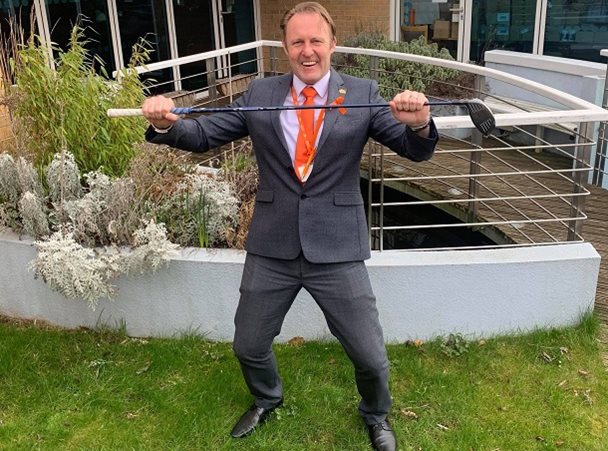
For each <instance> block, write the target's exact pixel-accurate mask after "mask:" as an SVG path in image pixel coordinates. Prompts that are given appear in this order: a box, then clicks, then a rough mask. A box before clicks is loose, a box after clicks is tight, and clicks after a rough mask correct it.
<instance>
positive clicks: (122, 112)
mask: <svg viewBox="0 0 608 451" xmlns="http://www.w3.org/2000/svg"><path fill="white" fill-rule="evenodd" d="M469 103H471V102H467V101H461V100H445V101H443V100H442V101H431V102H427V103H425V105H428V106H438V105H468V104H469ZM388 106H389V104H388V103H359V104H342V105H281V106H243V107H238V106H237V107H200V108H196V107H177V108H173V109H171V112H172V113H174V114H192V113H235V112H252V111H284V110H320V109H335V108H344V109H349V108H386V107H388ZM108 116H109V117H127V116H143V112H142V109H141V108H115V109H109V110H108Z"/></svg>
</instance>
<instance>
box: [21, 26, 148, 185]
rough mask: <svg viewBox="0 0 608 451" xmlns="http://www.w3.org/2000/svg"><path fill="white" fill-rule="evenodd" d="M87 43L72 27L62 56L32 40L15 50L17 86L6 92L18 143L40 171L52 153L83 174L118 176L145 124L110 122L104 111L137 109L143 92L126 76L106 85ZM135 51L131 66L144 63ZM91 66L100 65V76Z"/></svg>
mask: <svg viewBox="0 0 608 451" xmlns="http://www.w3.org/2000/svg"><path fill="white" fill-rule="evenodd" d="M86 43H87V41H86V39H85V38H84V34H83V30H82V29H81V28H78V27H75V28H74V29H73V31H72V35H71V38H70V44H69V48H68V50H66V51H63V50H61V49H60V48H59V47H56V46H53V48H52V50H50V49H49V47H48V46H46V45H43V44H41V43H40V41H39V39H38V38H36V37H31V38H30V39H29V40H28V42H27V44H26V45H25V46H24V47H23V48H22V49H20V50H19V52H18V58H15V59H14V60H13V64H12V71H13V74H12V75H13V77H12V78H13V79H14V80H15V83H16V86H15V88H14V89H13V90H12V91H11V92H12V95H13V96H16V97H17V100H16V101H15V102H13V103H14V111H13V117H14V120H15V121H17V122H18V127H16V129H17V130H18V136H17V139H18V140H19V141H20V144H21V145H22V146H23V147H24V148H25V149H26V150H27V153H28V154H29V155H31V156H32V157H33V158H32V159H33V160H34V161H35V164H36V167H37V169H38V170H39V171H41V170H42V168H44V167H46V165H47V164H48V163H49V162H50V161H51V160H52V158H53V155H54V154H55V153H57V152H60V151H63V150H69V151H70V152H71V153H72V154H73V155H74V158H75V160H76V162H77V163H78V166H79V167H80V169H81V170H82V171H83V173H86V172H90V171H94V170H98V169H101V170H102V171H103V172H104V173H106V174H108V175H112V176H120V175H122V174H123V173H124V172H125V170H126V168H127V167H128V164H129V161H130V160H131V158H132V157H133V156H134V154H135V152H136V146H135V144H136V143H138V142H141V141H142V140H143V132H144V129H145V123H144V120H143V119H141V118H126V119H121V120H119V121H117V120H111V119H110V118H108V117H107V115H106V110H107V109H108V108H113V107H119V106H120V107H136V106H138V105H141V103H142V101H143V99H144V91H145V87H144V85H143V84H142V82H141V81H140V80H139V78H138V76H137V74H136V73H135V72H134V71H129V70H125V71H123V72H122V76H121V77H120V78H119V79H118V81H110V80H109V79H108V78H107V77H105V76H104V74H105V70H104V69H103V65H102V63H101V62H100V61H94V60H93V59H92V58H91V57H90V56H89V55H88V53H87V51H86V49H85V45H86ZM134 50H135V51H134V56H133V58H132V60H131V63H130V66H132V65H136V64H141V63H142V62H144V61H145V60H146V59H147V55H148V51H147V50H146V47H145V45H144V44H142V43H140V44H138V45H136V46H135V48H134ZM53 53H54V54H56V55H57V58H56V60H55V61H54V66H55V67H56V69H55V70H54V69H53V68H52V66H53V64H51V56H50V55H51V54H53ZM94 63H95V64H97V65H101V69H100V71H101V75H100V74H98V73H97V72H96V71H95V69H94Z"/></svg>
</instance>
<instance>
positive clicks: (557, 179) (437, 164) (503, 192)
mask: <svg viewBox="0 0 608 451" xmlns="http://www.w3.org/2000/svg"><path fill="white" fill-rule="evenodd" d="M457 146H460V147H462V144H457V143H455V142H452V141H450V140H441V141H440V144H439V147H438V153H437V154H436V155H435V156H434V157H433V158H432V160H431V161H429V162H422V163H413V162H411V161H409V160H405V159H403V158H400V157H398V156H396V155H394V154H392V155H391V154H390V153H388V154H385V157H384V164H383V166H384V168H385V177H415V176H417V175H421V174H424V175H435V176H445V175H455V174H461V175H463V176H462V177H458V178H443V179H441V178H439V179H432V180H414V181H410V182H408V183H409V185H410V188H409V189H410V190H414V191H417V194H418V197H421V198H427V199H433V198H437V199H440V198H442V199H446V198H452V199H454V200H455V201H456V200H461V201H462V200H464V199H466V197H467V194H466V193H468V190H469V177H468V176H465V175H467V174H469V171H470V160H469V157H470V155H471V154H470V153H468V152H467V153H459V154H452V153H443V152H442V151H447V150H451V149H454V148H456V147H457ZM496 146H497V145H496V143H494V144H493V145H491V146H490V147H496ZM484 147H485V144H484ZM571 167H572V159H571V158H570V157H565V156H561V155H557V154H555V153H553V152H546V151H543V152H541V153H537V152H535V151H533V150H529V151H521V152H518V151H516V150H513V149H510V150H496V151H484V152H483V153H482V154H481V161H480V163H479V166H478V168H479V172H480V173H481V174H497V173H502V174H509V173H511V174H510V175H504V176H495V175H492V176H487V177H481V178H478V179H477V180H478V182H479V183H478V186H477V189H478V195H477V197H481V198H496V197H507V196H508V197H517V196H522V195H526V196H550V195H553V194H555V193H558V194H560V195H561V196H560V197H555V198H538V199H532V200H530V199H513V200H493V201H488V202H483V203H479V204H478V206H477V212H476V214H475V218H477V219H473V221H476V220H479V221H480V222H481V221H487V222H493V221H504V220H511V221H513V220H522V221H526V220H528V219H529V220H535V221H540V222H539V223H521V224H516V225H512V224H506V225H497V226H494V227H495V228H496V229H498V230H499V231H500V233H501V234H502V235H504V237H505V239H506V240H507V241H511V242H513V243H518V244H528V243H547V242H562V241H566V240H567V235H568V230H569V225H570V224H569V221H567V220H564V221H555V218H569V217H570V216H571V214H572V213H571V208H570V202H571V201H572V199H573V196H572V193H573V191H574V190H575V185H574V184H573V183H572V181H571V180H570V178H569V176H570V175H571V172H570V168H571ZM546 170H553V171H555V170H557V171H563V173H561V174H560V173H555V172H553V173H547V174H534V175H530V176H526V175H515V174H513V173H514V172H516V171H546ZM584 174H585V176H584V178H586V173H584ZM585 188H586V189H587V190H588V191H589V193H590V194H589V195H586V196H584V198H583V199H584V203H585V207H584V210H585V213H586V214H587V216H588V219H587V220H586V221H585V222H584V225H583V232H582V235H583V238H584V240H585V241H587V242H590V243H591V244H592V245H593V246H594V248H595V249H596V250H597V252H598V253H599V254H600V255H601V257H602V261H601V265H600V274H599V280H598V288H597V293H596V299H595V310H596V312H597V314H598V316H599V317H600V318H601V319H602V321H603V322H604V323H608V208H607V207H608V190H604V189H601V188H597V187H595V186H589V185H585ZM469 205H470V204H468V203H466V202H457V203H454V204H449V207H448V208H451V213H456V215H459V216H460V217H462V218H466V217H467V212H468V206H469ZM469 218H470V216H469ZM543 221H547V222H543ZM469 222H471V220H469Z"/></svg>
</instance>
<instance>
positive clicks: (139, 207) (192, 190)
mask: <svg viewBox="0 0 608 451" xmlns="http://www.w3.org/2000/svg"><path fill="white" fill-rule="evenodd" d="M43 175H44V176H45V178H46V185H47V186H48V194H45V190H44V187H43V185H42V183H41V181H40V178H39V174H38V172H37V171H36V170H35V169H34V166H33V165H32V163H31V162H29V161H28V160H26V159H25V158H23V157H20V158H17V159H15V158H13V157H12V156H10V155H9V154H7V153H0V226H5V227H9V228H11V229H13V230H15V231H18V232H24V233H26V234H28V235H31V236H33V237H34V238H36V239H37V240H38V241H36V242H35V246H36V248H37V250H38V255H37V258H36V259H35V260H33V261H32V262H31V263H30V268H31V269H32V270H33V271H34V273H35V276H36V277H39V278H41V279H42V280H44V281H45V282H46V283H47V284H48V285H49V286H50V287H51V288H52V289H54V290H56V291H58V292H59V293H61V294H63V295H64V296H66V297H68V298H73V299H83V300H85V301H86V302H87V303H88V304H89V305H90V306H91V307H92V308H95V306H96V305H97V302H98V300H99V299H101V298H108V299H112V298H113V297H114V296H115V294H116V287H115V285H114V280H115V279H116V278H117V277H118V276H120V275H121V274H133V275H141V274H144V273H146V272H148V271H156V270H157V269H158V268H160V267H161V266H162V265H163V264H166V263H167V261H168V260H169V258H170V256H171V254H172V253H174V252H175V251H176V249H178V248H179V245H199V246H211V245H216V244H221V243H225V242H226V233H227V231H232V230H235V229H236V228H237V227H238V217H239V199H238V196H237V195H236V194H235V192H234V190H233V189H232V186H231V184H230V183H229V182H228V181H226V180H224V179H223V177H222V176H221V174H220V175H218V174H217V173H213V174H210V173H208V172H202V171H195V172H194V173H192V172H191V171H186V170H184V171H183V173H182V177H183V178H181V181H180V179H177V180H175V183H176V185H175V190H174V191H173V194H172V195H170V196H168V197H167V198H165V200H164V201H163V202H161V203H160V204H153V203H151V201H150V200H149V199H148V198H146V197H145V191H144V194H142V191H141V190H140V191H138V189H137V187H136V186H135V182H134V180H133V179H131V178H130V177H126V176H124V177H121V178H115V179H111V178H110V177H108V176H107V175H105V174H103V173H101V172H99V171H94V172H89V173H87V174H85V175H84V176H83V177H82V181H83V182H84V186H83V184H82V183H81V176H80V170H79V168H78V165H77V163H76V161H75V159H74V156H73V155H72V154H71V153H70V152H68V151H66V150H64V151H62V152H59V153H57V154H56V155H55V156H54V158H53V160H52V162H51V163H50V164H49V165H48V166H47V168H46V169H45V170H44V174H43ZM152 218H156V221H155V220H154V219H152ZM165 223H166V224H167V225H165ZM172 241H173V242H172ZM174 243H178V244H179V245H178V244H174ZM99 246H105V247H99ZM127 249H128V250H127Z"/></svg>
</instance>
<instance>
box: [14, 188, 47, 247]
mask: <svg viewBox="0 0 608 451" xmlns="http://www.w3.org/2000/svg"><path fill="white" fill-rule="evenodd" d="M19 214H20V215H21V219H22V221H23V231H24V232H25V233H26V234H28V235H31V236H34V237H42V236H47V235H48V234H49V232H50V229H49V221H48V219H47V214H46V212H45V208H44V205H43V204H42V201H41V200H40V197H38V196H37V195H36V194H34V193H32V192H30V191H26V192H25V193H23V196H21V199H20V200H19Z"/></svg>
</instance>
